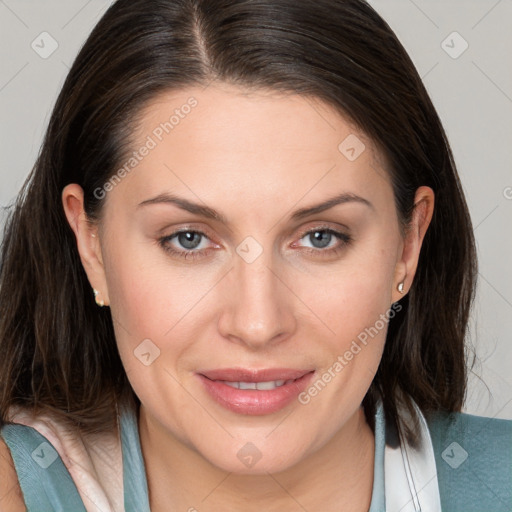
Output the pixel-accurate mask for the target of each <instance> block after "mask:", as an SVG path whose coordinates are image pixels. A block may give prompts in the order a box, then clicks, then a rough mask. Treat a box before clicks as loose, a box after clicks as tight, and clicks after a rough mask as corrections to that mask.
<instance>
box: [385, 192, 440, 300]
mask: <svg viewBox="0 0 512 512" xmlns="http://www.w3.org/2000/svg"><path fill="white" fill-rule="evenodd" d="M433 213H434V191H433V190H432V189H431V188H430V187H424V186H423V187H419V188H418V189H417V190H416V194H415V197H414V210H413V212H412V216H411V223H410V225H409V226H407V228H406V231H405V236H404V242H403V248H402V252H401V255H400V258H399V261H398V262H397V264H396V268H395V279H394V284H393V290H392V301H393V302H396V301H398V300H400V299H401V298H402V297H403V296H404V295H405V294H406V293H407V292H408V290H409V289H410V287H411V284H412V282H413V279H414V276H415V274H416V269H417V268H418V260H419V257H420V251H421V246H422V243H423V239H424V237H425V233H426V232H427V228H428V226H429V225H430V221H431V220H432V215H433ZM402 282H403V283H404V289H403V293H400V292H399V291H398V289H397V287H398V284H399V283H402Z"/></svg>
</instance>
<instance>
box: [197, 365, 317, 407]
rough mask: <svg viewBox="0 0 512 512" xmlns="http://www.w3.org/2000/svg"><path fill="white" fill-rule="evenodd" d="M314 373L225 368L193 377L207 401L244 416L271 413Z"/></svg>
mask: <svg viewBox="0 0 512 512" xmlns="http://www.w3.org/2000/svg"><path fill="white" fill-rule="evenodd" d="M313 374H314V370H309V369H307V370H298V369H291V368H266V369H260V370H251V369H239V368H226V369H217V370H208V371H203V372H201V373H197V374H196V375H197V376H198V377H199V379H200V380H201V382H202V384H203V387H204V389H205V390H206V392H207V394H208V395H209V397H210V398H211V399H213V400H214V401H215V402H217V403H218V404H220V405H221V406H223V407H224V408H226V409H228V410H230V411H232V412H236V413H238V414H246V415H264V414H271V413H274V412H277V411H280V410H281V409H284V408H285V407H286V406H287V405H289V404H290V403H291V402H293V401H294V399H296V398H297V396H298V395H299V394H300V393H301V392H302V391H304V389H305V388H306V387H307V385H308V384H309V382H310V381H311V379H312V377H313Z"/></svg>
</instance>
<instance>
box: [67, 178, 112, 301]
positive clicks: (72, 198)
mask: <svg viewBox="0 0 512 512" xmlns="http://www.w3.org/2000/svg"><path fill="white" fill-rule="evenodd" d="M62 205H63V207H64V212H65V214H66V218H67V220H68V223H69V225H70V226H71V229H72V230H73V232H74V233H75V237H76V244H77V249H78V253H79V254H80V260H81V262H82V265H83V267H84V270H85V273H86V274H87V277H88V279H89V283H90V284H91V287H92V288H93V289H95V290H97V291H98V296H97V299H96V300H97V302H98V303H101V302H103V303H104V304H105V305H107V306H108V304H109V300H108V289H107V282H106V279H105V269H104V266H103V258H102V253H101V245H100V234H99V230H98V228H97V226H95V225H94V224H93V223H91V221H90V220H89V219H88V218H87V216H86V214H85V211H84V192H83V190H82V187H80V185H77V184H76V183H72V184H70V185H67V186H66V187H64V189H63V190H62Z"/></svg>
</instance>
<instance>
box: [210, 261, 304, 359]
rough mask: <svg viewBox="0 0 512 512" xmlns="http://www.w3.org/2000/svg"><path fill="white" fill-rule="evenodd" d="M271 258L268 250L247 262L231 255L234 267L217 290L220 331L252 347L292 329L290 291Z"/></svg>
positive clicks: (284, 335)
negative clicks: (220, 298) (219, 300)
mask: <svg viewBox="0 0 512 512" xmlns="http://www.w3.org/2000/svg"><path fill="white" fill-rule="evenodd" d="M272 260H273V258H272V254H271V253H270V251H263V253H262V254H261V255H260V256H259V257H258V258H257V259H256V260H255V261H252V262H251V263H248V262H247V261H245V260H244V259H243V258H242V257H239V256H238V255H235V258H234V268H233V269H232V271H231V272H229V273H228V276H226V277H227V279H224V280H223V281H224V282H223V287H222V290H220V292H221V293H222V294H223V300H222V307H221V308H220V309H221V311H222V313H221V316H220V318H219V323H218V329H219V332H220V334H221V335H222V336H223V337H224V338H226V339H228V340H230V341H231V342H233V343H238V344H243V345H244V346H246V347H248V348H250V349H252V350H262V349H265V348H266V347H268V346H272V345H275V344H277V343H280V342H282V341H284V340H285V339H287V338H289V337H290V336H291V335H292V334H293V332H294V331H295V329H296V319H295V316H294V314H293V306H294V299H295V297H294V294H293V292H292V291H291V290H290V288H289V286H290V284H289V283H288V282H287V279H286V277H287V276H286V272H283V267H282V266H281V265H279V266H277V265H276V264H275V263H273V261H272ZM288 277H289V276H288Z"/></svg>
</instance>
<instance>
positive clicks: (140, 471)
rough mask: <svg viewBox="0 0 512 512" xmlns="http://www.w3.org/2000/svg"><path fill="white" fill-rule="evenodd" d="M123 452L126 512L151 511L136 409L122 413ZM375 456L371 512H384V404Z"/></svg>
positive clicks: (377, 416)
mask: <svg viewBox="0 0 512 512" xmlns="http://www.w3.org/2000/svg"><path fill="white" fill-rule="evenodd" d="M120 430H121V449H122V455H123V488H124V505H125V511H126V512H151V509H150V507H149V492H148V484H147V477H146V467H145V464H144V457H143V455H142V448H141V444H140V437H139V427H138V419H137V407H136V406H135V405H133V406H125V407H123V408H121V414H120ZM374 434H375V455H374V463H373V487H372V497H371V500H370V508H369V509H368V512H385V510H386V507H385V493H384V447H385V420H384V408H383V406H382V402H380V401H379V403H378V404H377V406H376V411H375V429H374Z"/></svg>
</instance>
